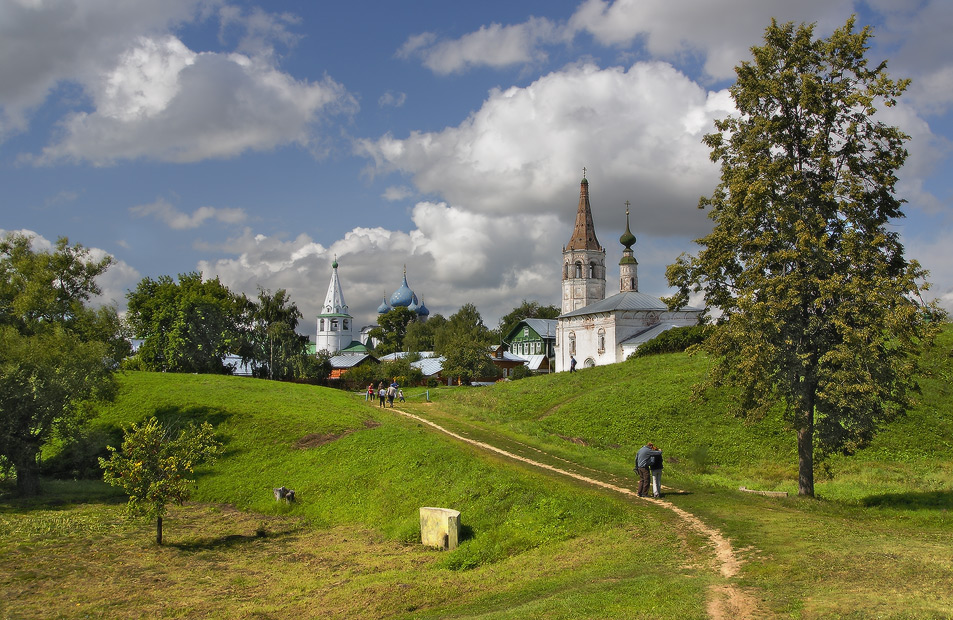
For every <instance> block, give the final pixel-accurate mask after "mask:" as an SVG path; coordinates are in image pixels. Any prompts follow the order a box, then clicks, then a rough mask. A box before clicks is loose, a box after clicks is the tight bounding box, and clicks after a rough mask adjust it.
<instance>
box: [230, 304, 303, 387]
mask: <svg viewBox="0 0 953 620" xmlns="http://www.w3.org/2000/svg"><path fill="white" fill-rule="evenodd" d="M246 311H247V313H248V317H249V318H248V323H250V329H249V330H248V332H247V340H246V343H245V346H244V347H243V352H242V358H243V359H244V361H246V362H251V363H252V364H254V366H255V369H256V374H260V375H263V376H266V377H268V378H269V379H280V380H287V379H293V378H296V377H298V376H299V374H300V372H301V371H302V370H303V367H302V362H301V359H300V358H301V357H302V356H305V355H307V348H308V337H307V336H302V335H301V334H299V333H298V332H297V331H295V330H296V329H297V327H298V321H299V320H300V319H301V311H300V310H298V306H297V305H296V304H295V303H294V302H292V301H291V298H290V297H289V296H288V293H287V291H285V289H278V291H277V292H275V293H272V292H271V291H266V290H264V289H258V302H257V303H256V302H253V301H248V302H247V307H246Z"/></svg>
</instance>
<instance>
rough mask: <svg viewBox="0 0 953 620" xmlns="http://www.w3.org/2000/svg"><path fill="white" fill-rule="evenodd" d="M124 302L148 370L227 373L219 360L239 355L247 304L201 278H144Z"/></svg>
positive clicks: (193, 275)
mask: <svg viewBox="0 0 953 620" xmlns="http://www.w3.org/2000/svg"><path fill="white" fill-rule="evenodd" d="M126 297H127V299H128V302H129V304H128V315H127V320H128V321H129V324H130V326H131V327H132V330H133V333H134V335H135V336H136V337H137V338H142V339H144V342H143V344H142V346H141V347H140V348H139V353H138V355H139V360H140V362H141V364H142V366H143V367H145V368H147V369H149V370H161V371H168V372H199V373H226V372H228V368H227V367H226V366H225V364H224V362H223V358H224V357H225V356H226V355H228V354H231V353H238V352H239V351H240V347H241V344H242V338H243V325H242V323H243V317H244V310H245V308H246V307H247V303H248V301H247V299H244V298H243V297H239V296H237V295H235V294H233V293H232V292H231V291H229V290H228V288H227V287H226V286H225V285H224V284H222V283H221V282H220V281H219V280H218V278H214V279H211V280H203V278H202V274H200V273H196V272H191V273H185V274H180V275H179V281H178V282H176V281H175V280H173V279H172V278H171V277H169V276H159V278H158V279H156V280H153V279H152V278H143V279H142V280H141V281H140V282H139V285H138V286H137V287H136V289H135V290H134V291H130V292H129V293H128V294H127V295H126Z"/></svg>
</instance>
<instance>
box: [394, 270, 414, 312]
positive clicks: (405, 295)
mask: <svg viewBox="0 0 953 620" xmlns="http://www.w3.org/2000/svg"><path fill="white" fill-rule="evenodd" d="M413 301H414V292H413V291H412V290H410V287H409V286H407V267H404V282H403V283H402V284H401V285H400V288H399V289H397V290H396V291H394V294H393V295H391V296H390V305H391V306H393V307H394V308H397V307H401V308H406V307H407V306H409V305H410V304H411V303H412V302H413Z"/></svg>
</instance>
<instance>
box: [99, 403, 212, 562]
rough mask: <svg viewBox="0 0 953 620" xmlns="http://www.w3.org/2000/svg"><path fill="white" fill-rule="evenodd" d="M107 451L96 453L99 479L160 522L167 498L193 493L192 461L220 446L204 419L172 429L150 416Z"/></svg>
mask: <svg viewBox="0 0 953 620" xmlns="http://www.w3.org/2000/svg"><path fill="white" fill-rule="evenodd" d="M109 451H110V452H111V454H110V456H109V458H108V459H104V458H101V459H99V464H100V466H102V468H103V480H105V481H106V482H107V483H109V484H111V485H113V486H116V487H120V488H121V489H122V490H123V491H125V492H126V493H127V494H128V495H129V503H128V504H127V506H126V509H127V511H128V512H129V513H130V514H132V515H137V516H144V517H147V518H150V519H159V520H160V523H161V518H162V517H163V516H164V515H165V510H166V506H167V505H168V504H170V503H175V504H179V505H181V504H182V503H183V502H184V501H185V500H187V499H188V498H189V497H190V496H191V493H192V489H193V488H194V485H195V481H194V480H192V479H190V478H189V476H190V475H191V474H192V473H193V472H194V471H195V467H196V466H197V465H199V464H200V463H208V462H214V460H215V457H216V456H217V455H218V454H220V453H221V451H222V446H221V444H220V443H219V442H218V441H216V440H215V437H214V431H213V429H212V425H211V424H209V423H208V422H203V423H202V425H201V426H195V425H193V424H190V425H189V426H188V427H187V428H184V429H182V430H180V431H179V432H178V434H175V433H173V432H171V431H170V430H168V429H166V428H164V427H162V425H160V424H159V421H158V420H157V419H156V418H155V417H152V418H149V419H148V420H146V421H145V422H143V423H142V424H135V423H134V424H132V425H130V427H129V428H128V429H126V434H125V438H124V439H123V442H122V449H121V451H117V450H116V449H115V448H114V447H112V446H109ZM160 527H161V525H160ZM159 544H161V530H160V539H159Z"/></svg>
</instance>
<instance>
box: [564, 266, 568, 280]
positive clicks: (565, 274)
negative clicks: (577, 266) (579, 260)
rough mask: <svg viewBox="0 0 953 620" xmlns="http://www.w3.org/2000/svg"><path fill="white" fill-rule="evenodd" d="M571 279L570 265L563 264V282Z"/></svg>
mask: <svg viewBox="0 0 953 620" xmlns="http://www.w3.org/2000/svg"><path fill="white" fill-rule="evenodd" d="M568 277H569V263H563V280H565V279H566V278H568Z"/></svg>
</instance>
